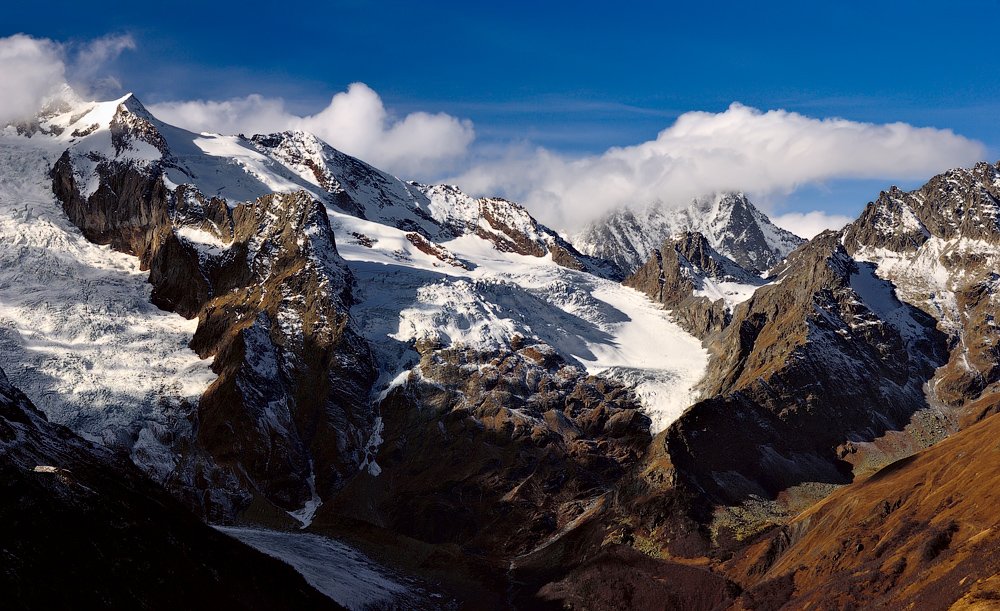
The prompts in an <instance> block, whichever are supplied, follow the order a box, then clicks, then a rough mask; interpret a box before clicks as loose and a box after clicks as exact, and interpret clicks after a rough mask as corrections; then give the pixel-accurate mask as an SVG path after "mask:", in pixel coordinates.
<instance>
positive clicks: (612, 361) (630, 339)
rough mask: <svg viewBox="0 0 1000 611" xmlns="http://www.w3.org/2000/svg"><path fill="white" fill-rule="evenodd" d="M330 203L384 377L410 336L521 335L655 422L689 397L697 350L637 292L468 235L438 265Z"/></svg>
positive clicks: (659, 424)
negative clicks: (619, 389) (636, 402)
mask: <svg viewBox="0 0 1000 611" xmlns="http://www.w3.org/2000/svg"><path fill="white" fill-rule="evenodd" d="M330 214H331V224H332V225H333V227H334V229H335V232H337V236H338V240H339V242H338V248H339V250H340V253H341V255H342V256H343V257H344V258H345V259H347V261H348V265H349V266H350V268H351V270H352V271H353V272H354V274H355V276H356V277H357V279H358V287H359V289H358V298H359V300H360V301H359V303H358V304H357V305H356V306H355V307H354V309H353V310H352V315H353V316H354V318H355V320H357V321H358V323H359V325H360V326H361V327H362V332H363V333H364V335H365V337H366V338H367V339H368V340H369V341H371V342H372V344H373V347H374V348H375V350H376V353H377V354H379V355H380V358H379V360H380V361H381V362H382V363H385V364H389V366H390V367H389V369H387V370H386V371H384V372H383V378H382V381H381V383H382V386H386V385H388V384H390V383H396V384H398V383H400V380H399V374H400V372H401V371H405V370H406V369H409V368H411V367H413V366H414V365H415V364H416V353H415V352H412V351H409V349H408V346H409V344H410V342H414V341H418V340H434V341H436V342H438V343H440V344H441V345H442V346H444V347H458V346H463V347H467V348H473V349H477V350H482V351H493V350H503V349H509V347H510V342H511V341H512V339H513V338H514V337H515V336H523V337H533V338H537V339H538V340H540V341H542V342H545V343H546V344H548V345H550V346H552V347H553V348H554V349H555V350H556V351H557V352H559V354H560V355H562V356H563V357H564V358H566V359H567V360H569V361H570V362H575V363H577V364H579V365H580V366H581V367H583V368H584V369H586V371H587V372H588V373H591V374H600V375H604V376H606V377H610V378H613V379H615V380H616V381H619V382H621V383H623V384H625V385H626V386H628V387H631V388H635V390H636V392H637V394H638V396H639V399H640V401H641V403H642V404H643V406H644V409H645V411H646V413H647V414H648V415H649V416H650V417H651V419H652V420H653V430H654V431H659V430H662V429H663V428H666V426H668V425H669V424H670V423H671V422H673V421H674V420H675V419H676V418H677V417H678V416H679V415H680V414H681V413H682V412H683V411H684V409H686V408H687V407H688V406H689V405H690V404H691V403H692V402H693V401H694V399H695V396H694V392H693V388H694V386H695V385H696V384H697V383H698V382H699V381H700V380H701V377H702V376H703V374H704V371H705V368H706V366H707V363H708V354H707V351H706V350H705V349H704V348H703V347H702V346H701V343H700V342H699V341H698V340H697V339H696V338H694V337H693V336H691V335H690V334H688V333H687V332H685V331H684V330H682V329H681V328H680V327H679V326H678V325H677V324H676V323H674V322H673V320H672V319H671V318H670V315H669V313H668V312H666V311H664V310H663V309H662V308H660V307H659V306H658V305H656V304H654V303H653V302H652V301H651V300H650V299H649V298H647V297H646V296H645V295H643V294H641V293H639V292H638V291H636V290H634V289H631V288H628V287H625V286H623V285H621V284H619V283H617V282H614V281H612V280H607V279H603V278H599V277H597V276H594V275H592V274H589V273H586V272H580V271H576V270H571V269H567V268H565V267H561V266H559V265H557V264H555V263H554V262H553V261H552V258H551V257H550V256H549V257H541V258H540V257H532V256H525V255H518V254H515V253H507V252H500V251H497V250H495V249H494V248H493V246H492V244H491V243H490V242H489V241H487V240H485V239H482V238H480V237H478V236H475V235H466V236H463V237H460V238H456V239H454V240H451V241H448V242H444V243H443V244H442V245H441V246H443V247H445V248H447V249H448V251H450V252H451V253H453V254H454V255H455V256H456V257H457V258H458V259H459V260H461V261H464V262H466V263H467V264H468V267H469V268H470V269H463V268H459V267H455V266H451V265H446V264H442V262H441V261H440V260H439V259H437V258H435V257H433V256H431V255H429V254H426V253H424V252H422V251H421V250H419V249H418V248H416V247H415V246H414V245H413V244H411V243H409V242H408V241H407V240H406V239H405V234H404V232H402V231H400V230H398V229H395V228H393V227H387V226H385V225H379V224H376V223H371V222H367V221H363V220H360V219H356V218H354V217H351V216H349V215H344V214H339V213H334V212H331V213H330ZM357 236H363V237H364V238H365V239H364V240H361V239H359V238H358V237H357Z"/></svg>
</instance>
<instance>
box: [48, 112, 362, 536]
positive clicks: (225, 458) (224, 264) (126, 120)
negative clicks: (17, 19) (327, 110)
mask: <svg viewBox="0 0 1000 611" xmlns="http://www.w3.org/2000/svg"><path fill="white" fill-rule="evenodd" d="M116 126H131V129H126V128H125V127H116ZM111 138H112V143H113V145H114V150H115V152H116V156H115V157H105V158H100V157H97V156H96V155H95V154H94V153H93V152H92V151H88V152H87V153H85V162H90V163H94V164H95V166H96V167H95V172H96V174H97V186H96V188H91V190H92V193H91V194H90V195H89V196H87V197H85V196H84V195H83V191H84V190H85V189H84V188H82V187H83V186H82V185H81V184H79V183H78V177H79V175H80V171H79V162H78V158H76V155H75V154H74V150H73V149H72V148H71V149H70V150H67V152H66V153H64V154H63V156H62V157H61V158H60V159H59V161H58V162H57V163H56V164H55V167H54V168H53V171H52V178H53V188H54V191H55V193H56V196H57V197H58V198H59V199H60V200H61V201H62V202H63V207H64V210H65V211H66V214H67V215H68V216H69V218H70V220H71V221H73V223H74V224H76V225H77V226H78V227H80V229H81V230H82V231H83V232H84V235H85V236H86V237H87V238H88V239H90V240H92V241H94V242H97V243H100V244H110V245H111V247H112V248H114V249H116V250H120V251H122V252H126V253H129V254H132V255H135V256H136V257H138V258H139V260H140V261H141V263H142V266H143V267H144V268H147V269H149V270H150V275H149V280H150V283H151V284H152V285H153V287H154V288H153V301H154V303H156V304H157V305H159V306H160V307H162V308H165V309H169V310H172V311H175V312H177V313H179V314H181V315H184V316H186V317H195V316H197V317H198V318H199V325H198V331H197V333H196V334H195V337H194V339H193V341H192V347H193V348H194V349H195V350H196V351H197V352H198V353H199V355H201V356H202V357H203V358H207V357H214V362H213V370H214V371H215V372H216V373H217V374H218V376H219V377H218V379H216V381H215V382H214V383H213V384H212V385H211V386H210V387H209V388H208V390H207V391H206V392H205V395H204V396H203V397H202V399H201V401H200V404H199V407H198V410H197V414H196V418H197V443H196V444H194V445H193V446H188V447H183V448H176V450H178V451H180V452H179V453H180V454H181V461H182V462H184V463H186V464H182V465H179V466H178V468H176V469H175V471H174V473H173V474H172V478H174V479H173V481H171V482H170V484H171V485H172V486H174V487H176V488H177V489H178V491H179V493H180V494H183V495H185V496H186V497H187V498H188V499H189V502H191V503H192V504H193V505H195V506H198V507H200V508H201V509H202V510H203V511H204V512H205V513H206V514H208V515H211V516H215V517H216V518H226V517H229V516H232V515H233V514H234V512H237V511H242V510H245V509H247V508H248V507H249V506H251V504H254V503H255V502H256V503H257V504H259V505H260V506H259V508H257V509H256V510H257V511H264V512H265V513H266V512H267V506H268V505H269V504H271V505H273V506H276V507H278V508H281V509H283V510H285V511H292V510H296V509H298V508H301V507H303V506H306V505H307V503H310V502H315V501H314V497H316V496H317V490H323V491H327V490H330V489H332V488H335V487H338V486H340V485H342V484H343V482H344V480H345V479H346V478H347V477H348V476H350V475H352V474H353V473H354V472H355V471H357V469H358V468H359V466H360V464H361V462H362V461H363V460H364V455H363V452H362V451H361V448H363V447H364V445H365V443H366V441H367V439H368V437H369V436H370V435H371V434H372V432H373V431H372V424H371V423H372V422H373V420H374V417H373V415H372V408H371V404H370V401H369V400H368V393H369V387H370V384H371V382H372V381H373V380H374V365H373V363H372V361H371V355H370V351H369V350H368V348H367V346H366V344H365V342H364V341H363V340H362V339H361V338H360V337H359V336H358V335H357V333H356V332H355V331H354V330H353V328H352V327H351V325H350V324H349V321H348V318H349V315H348V310H349V308H350V305H351V296H350V286H351V274H350V271H349V270H348V269H347V267H346V265H345V264H344V262H343V260H342V259H341V258H340V257H339V255H338V254H337V250H336V246H335V243H334V236H333V232H332V230H331V229H330V225H329V221H328V218H327V215H326V212H325V209H324V208H323V206H322V205H321V204H320V203H319V202H317V201H315V200H314V199H313V198H312V197H310V196H309V195H307V194H305V193H303V192H299V193H292V194H272V195H267V196H263V197H260V198H258V199H256V200H254V201H252V202H247V203H244V204H240V205H237V206H235V207H233V208H230V207H228V206H227V204H226V203H225V202H224V201H223V200H221V199H218V198H206V197H205V196H204V195H203V194H201V193H200V192H199V191H197V190H196V189H195V188H193V187H192V186H190V185H179V186H176V187H175V188H174V189H173V190H170V189H168V187H167V186H166V184H165V181H164V176H163V174H162V167H163V165H165V164H170V163H172V156H171V155H170V153H169V151H168V150H167V149H166V148H165V146H166V145H165V144H164V141H163V138H162V136H161V135H160V134H159V132H158V131H157V128H156V126H155V125H154V124H153V123H152V119H151V118H150V117H149V116H148V114H146V113H145V111H144V110H143V109H142V108H141V107H140V106H137V105H136V104H135V103H134V99H130V100H129V101H127V102H124V103H122V104H120V105H119V106H118V108H117V109H116V112H115V115H114V117H113V118H112V122H111ZM135 141H141V142H144V143H146V144H149V143H153V144H154V145H155V147H156V150H157V151H159V152H160V153H161V154H163V157H162V158H161V159H155V158H151V159H149V160H142V159H139V160H137V159H136V158H135V157H128V156H123V155H122V153H124V152H127V151H129V150H130V147H131V146H132V144H133V143H134V142H135ZM176 441H177V443H180V444H184V445H187V444H190V443H191V441H192V440H184V439H181V440H176ZM182 450H183V451H182ZM199 480H200V481H204V480H208V482H210V483H208V485H205V484H202V485H198V484H197V482H198V481H199Z"/></svg>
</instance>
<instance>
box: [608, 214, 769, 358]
mask: <svg viewBox="0 0 1000 611" xmlns="http://www.w3.org/2000/svg"><path fill="white" fill-rule="evenodd" d="M722 282H730V283H738V284H743V285H746V286H748V287H756V286H760V285H762V284H763V283H764V282H763V280H761V278H760V277H758V276H754V275H753V274H752V273H750V272H748V271H746V270H744V269H743V268H742V267H740V266H739V265H738V264H737V263H735V262H734V261H732V260H730V259H729V258H727V257H724V256H723V255H720V254H719V253H718V252H717V251H716V250H715V249H714V248H712V247H711V246H710V245H709V243H708V240H707V239H706V238H705V236H703V235H702V234H700V233H696V232H685V233H682V234H679V235H677V236H674V237H671V238H669V239H667V240H665V241H664V242H663V245H662V246H661V247H660V248H659V249H657V250H654V251H653V254H652V256H651V257H650V259H649V261H647V262H646V263H645V264H644V265H643V266H642V267H640V268H639V269H638V270H636V271H635V273H633V274H632V275H630V276H629V277H628V278H626V279H625V281H624V284H625V285H626V286H630V287H632V288H634V289H636V290H639V291H642V292H643V293H645V294H647V295H649V297H650V299H652V300H654V301H656V302H658V303H661V304H663V305H664V306H665V307H666V308H667V309H668V310H670V311H671V312H672V315H673V318H674V320H676V321H677V323H678V324H680V325H681V326H682V327H683V328H684V329H685V330H686V331H688V332H689V333H691V334H692V335H694V336H695V337H699V338H703V339H704V338H705V337H707V336H708V335H709V334H712V333H715V332H719V331H721V330H722V329H724V328H725V327H726V325H728V324H729V321H730V319H731V306H730V304H727V303H726V300H725V299H724V298H721V297H717V298H715V299H712V298H710V297H708V296H707V295H706V293H707V292H709V291H706V288H708V286H707V285H709V284H711V285H713V286H717V283H722ZM714 292H719V291H714Z"/></svg>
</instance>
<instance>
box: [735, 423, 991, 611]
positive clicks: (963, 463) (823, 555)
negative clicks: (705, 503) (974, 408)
mask: <svg viewBox="0 0 1000 611" xmlns="http://www.w3.org/2000/svg"><path fill="white" fill-rule="evenodd" d="M726 569H727V572H728V573H729V574H730V575H731V576H733V577H734V578H737V579H738V580H740V581H743V582H744V583H745V584H746V585H747V586H749V587H748V589H747V592H745V593H744V595H743V596H742V597H741V599H740V604H742V607H743V608H747V609H777V608H782V606H783V607H784V608H795V609H800V608H809V609H850V608H856V609H862V608H865V609H869V608H918V609H948V608H950V607H952V605H953V604H954V608H962V609H966V608H982V609H988V608H1000V583H998V582H1000V579H998V578H997V574H998V573H1000V416H992V417H989V418H987V419H985V420H983V421H982V422H980V423H978V424H976V425H975V426H972V427H970V428H968V429H966V430H964V431H961V432H959V433H957V434H955V435H954V436H953V437H951V438H949V439H947V440H945V441H943V442H941V443H940V444H937V445H935V446H934V447H932V448H929V449H927V450H925V451H923V452H920V453H918V454H916V455H914V456H912V457H910V458H907V459H903V460H901V461H898V462H896V463H894V464H892V465H890V466H888V467H886V468H885V469H883V470H881V471H879V472H878V473H876V474H875V475H873V476H872V477H871V478H869V479H867V480H865V481H862V482H858V483H856V484H853V485H850V486H847V487H844V488H842V489H840V490H838V491H837V492H835V493H834V494H832V495H830V496H829V497H828V498H827V499H826V500H824V501H822V502H821V503H819V504H817V505H815V506H814V507H812V508H810V509H809V510H808V511H806V512H804V513H802V514H801V515H799V516H798V517H796V518H795V520H793V521H792V522H791V523H790V524H789V525H788V526H786V527H784V528H782V529H780V530H779V531H777V532H775V533H774V534H772V535H771V536H770V537H768V538H767V539H765V540H763V541H761V542H759V543H757V544H756V545H754V546H753V547H751V548H750V549H749V550H748V553H746V554H741V556H740V558H738V559H736V560H734V561H732V562H731V563H730V564H729V565H728V566H727V567H726ZM956 601H958V602H956Z"/></svg>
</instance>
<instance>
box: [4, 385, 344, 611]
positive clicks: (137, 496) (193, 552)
mask: <svg viewBox="0 0 1000 611" xmlns="http://www.w3.org/2000/svg"><path fill="white" fill-rule="evenodd" d="M0 476H2V477H0V491H2V494H0V557H2V558H3V567H4V570H3V571H0V587H3V591H4V607H5V608H9V609H54V608H102V609H135V608H144V609H168V608H183V609H215V608H226V607H236V608H241V609H306V608H308V609H337V608H339V606H338V605H336V604H334V603H333V602H332V601H330V600H328V599H326V598H325V597H323V596H321V595H320V594H319V593H318V592H316V591H315V590H313V589H312V588H310V587H309V586H308V585H306V583H305V581H304V580H303V579H302V577H301V576H300V575H298V574H297V573H295V571H294V570H292V568H291V567H289V566H287V565H284V564H282V563H281V562H278V561H276V560H273V559H271V558H268V557H267V556H264V555H263V554H260V553H258V552H257V551H255V550H252V549H250V548H248V547H246V546H244V545H242V544H241V543H238V542H237V541H235V540H233V539H230V538H229V537H227V536H225V535H223V534H221V533H219V532H217V531H215V530H214V529H212V528H209V527H208V526H206V525H204V524H202V523H201V521H199V520H198V519H197V518H196V517H195V516H194V515H193V514H191V513H190V511H189V510H187V509H186V508H184V507H183V506H182V505H180V504H179V503H178V502H177V501H175V500H173V499H172V498H170V496H169V495H168V494H167V493H166V492H165V491H164V490H162V489H161V488H160V487H159V486H157V485H155V484H153V483H152V482H150V481H149V480H147V479H146V478H145V477H144V476H143V475H142V474H140V473H139V471H138V470H137V469H136V468H135V467H134V466H132V465H131V464H130V463H129V462H128V460H127V458H121V457H116V456H114V455H113V454H111V453H110V452H109V451H108V450H106V449H103V448H99V447H96V446H93V445H91V444H90V443H88V442H86V441H84V440H83V439H80V438H79V437H77V436H76V435H74V434H73V433H72V432H70V431H69V430H68V429H66V428H64V427H62V426H58V425H55V424H51V423H49V422H48V421H47V420H46V419H45V416H44V415H43V414H42V413H41V412H40V411H38V410H36V409H35V408H34V406H32V405H31V403H30V402H29V401H28V400H27V398H26V397H25V396H24V395H23V394H21V393H20V391H18V390H17V389H15V388H13V387H12V386H11V385H10V384H9V383H8V381H7V378H6V377H5V376H4V374H3V372H0Z"/></svg>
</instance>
